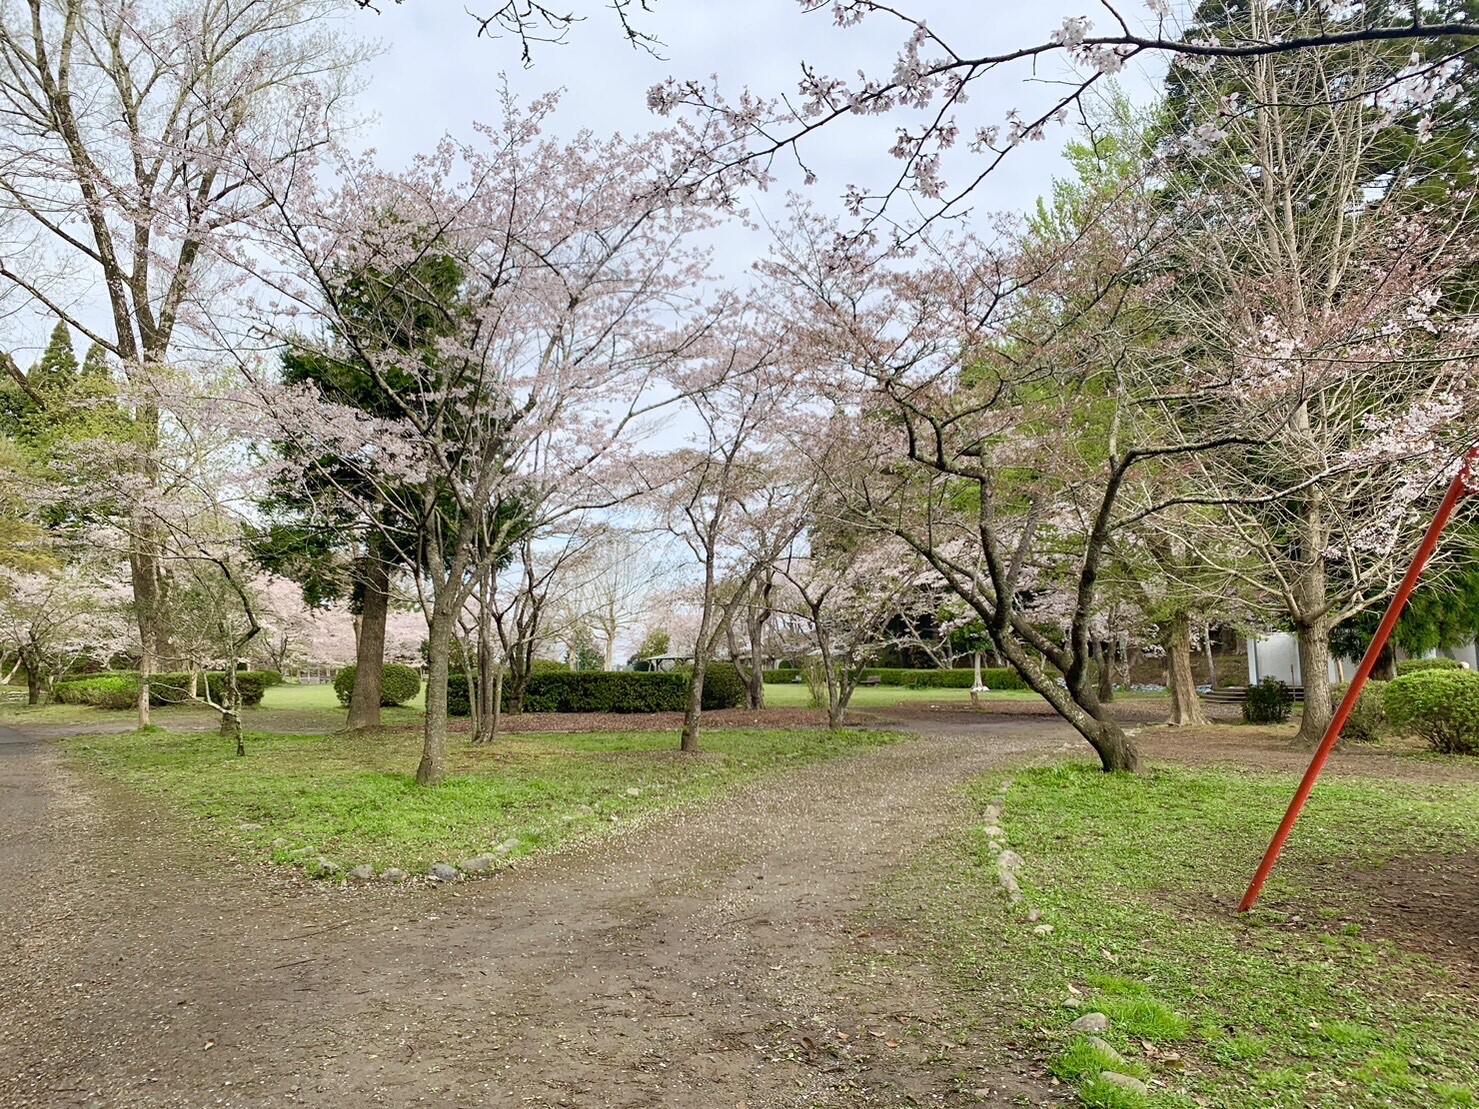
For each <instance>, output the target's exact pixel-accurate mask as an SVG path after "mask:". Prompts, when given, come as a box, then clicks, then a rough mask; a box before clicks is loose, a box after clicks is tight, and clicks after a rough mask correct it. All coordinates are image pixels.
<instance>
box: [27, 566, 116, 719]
mask: <svg viewBox="0 0 1479 1109" xmlns="http://www.w3.org/2000/svg"><path fill="white" fill-rule="evenodd" d="M105 569H106V567H103V566H99V565H97V564H93V563H89V562H84V561H80V560H78V561H72V562H69V563H67V564H65V565H63V566H61V567H59V568H58V569H55V570H52V571H44V570H43V571H30V572H27V571H22V570H15V569H11V568H8V567H6V568H0V639H3V641H4V643H5V646H6V649H7V653H8V652H9V651H14V652H16V654H17V655H18V656H19V660H20V665H21V666H22V667H24V669H25V671H26V702H27V704H32V705H37V704H40V703H41V701H42V698H43V697H44V696H45V695H47V694H48V693H49V692H50V690H51V686H52V684H53V682H54V681H55V680H56V678H57V677H58V676H59V675H62V674H65V673H67V671H68V670H70V669H71V668H72V667H73V665H75V664H76V663H77V662H78V661H79V660H81V659H83V658H86V657H90V658H92V659H93V660H94V662H97V663H100V664H106V663H107V662H108V660H109V659H110V658H111V657H112V656H113V655H114V654H115V653H117V652H119V651H121V650H124V649H126V648H127V647H128V646H129V645H130V643H131V638H130V636H129V634H128V618H127V613H126V612H125V608H124V605H125V602H126V600H127V591H126V589H124V588H122V587H121V583H118V582H112V581H109V580H108V577H107V575H106V574H105V573H100V571H103V570H105Z"/></svg>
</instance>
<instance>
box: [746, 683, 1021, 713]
mask: <svg viewBox="0 0 1479 1109" xmlns="http://www.w3.org/2000/svg"><path fill="white" fill-rule="evenodd" d="M981 699H982V700H983V701H1040V700H1041V699H1042V698H1040V697H1039V696H1038V695H1037V694H1036V693H1033V692H1032V691H1031V690H1029V689H1002V690H995V689H993V690H988V691H987V692H985V693H983V694H981ZM765 703H766V705H767V706H769V707H771V708H782V709H789V708H811V707H812V704H811V691H810V690H809V689H807V687H806V684H805V683H804V682H803V683H801V684H799V685H797V684H785V683H780V682H767V683H766V685H765ZM970 703H971V691H970V690H968V689H906V688H904V687H903V686H899V685H865V686H859V687H858V688H857V689H855V690H853V694H852V700H851V701H849V702H848V706H847V707H848V708H850V709H869V708H888V707H891V706H893V705H921V704H925V705H963V706H969V705H970Z"/></svg>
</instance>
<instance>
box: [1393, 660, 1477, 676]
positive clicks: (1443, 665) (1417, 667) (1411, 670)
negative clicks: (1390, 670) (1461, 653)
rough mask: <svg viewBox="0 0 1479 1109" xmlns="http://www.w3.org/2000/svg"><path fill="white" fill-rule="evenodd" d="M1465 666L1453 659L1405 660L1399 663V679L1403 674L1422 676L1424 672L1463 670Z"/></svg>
mask: <svg viewBox="0 0 1479 1109" xmlns="http://www.w3.org/2000/svg"><path fill="white" fill-rule="evenodd" d="M1462 669H1463V666H1462V664H1461V663H1460V662H1459V661H1458V660H1457V659H1452V658H1404V659H1403V660H1402V661H1401V662H1399V663H1397V677H1399V678H1400V677H1401V676H1402V675H1403V674H1420V673H1422V672H1423V671H1424V670H1462Z"/></svg>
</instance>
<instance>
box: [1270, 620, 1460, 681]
mask: <svg viewBox="0 0 1479 1109" xmlns="http://www.w3.org/2000/svg"><path fill="white" fill-rule="evenodd" d="M1430 653H1431V654H1433V655H1440V654H1441V655H1443V656H1444V657H1445V658H1451V659H1457V660H1458V661H1459V662H1466V663H1468V664H1469V669H1470V670H1476V671H1479V649H1476V646H1475V644H1473V643H1470V644H1469V645H1468V646H1466V647H1455V648H1453V649H1452V650H1447V651H1433V652H1430ZM1360 661H1361V660H1360V659H1349V658H1348V659H1341V660H1339V661H1337V660H1336V659H1334V658H1332V659H1331V660H1330V680H1331V681H1332V682H1335V683H1343V682H1347V681H1349V680H1350V678H1351V675H1353V674H1354V673H1355V672H1356V667H1357V666H1358V665H1359V664H1360ZM1264 678H1278V679H1279V681H1281V682H1284V683H1286V684H1287V685H1303V684H1304V681H1303V680H1302V675H1301V674H1300V669H1299V641H1298V640H1297V639H1295V638H1294V636H1292V635H1289V634H1288V633H1286V632H1275V633H1274V634H1273V635H1262V636H1257V637H1255V638H1253V639H1250V640H1248V684H1249V685H1257V684H1258V683H1259V682H1260V681H1262V680H1263V679H1264Z"/></svg>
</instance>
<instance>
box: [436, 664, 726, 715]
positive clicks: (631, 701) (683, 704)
mask: <svg viewBox="0 0 1479 1109" xmlns="http://www.w3.org/2000/svg"><path fill="white" fill-rule="evenodd" d="M735 677H736V681H738V675H736V676H735ZM704 686H705V690H706V692H707V686H708V682H707V681H705V682H704ZM688 687H689V677H688V675H687V674H657V673H651V672H634V671H627V670H609V671H603V670H587V671H581V672H572V671H570V670H544V671H540V670H536V671H535V672H534V673H532V674H531V675H530V676H529V688H528V690H527V691H526V692H525V694H524V711H525V712H612V713H643V712H682V711H683V710H684V709H686V708H687V707H688ZM744 695H745V691H744V686H743V685H741V686H740V688H739V696H740V703H741V704H743V703H744ZM708 700H709V698H708V697H707V696H706V697H705V698H704V701H705V706H704V707H706V708H707V707H709V706H708V703H707V702H708ZM503 705H504V708H507V707H508V688H507V686H505V687H504V691H503ZM726 707H727V706H726ZM447 714H448V715H449V716H470V715H471V714H472V705H471V703H470V700H469V695H468V682H467V675H466V674H465V673H462V672H456V673H453V674H449V675H448V676H447Z"/></svg>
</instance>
